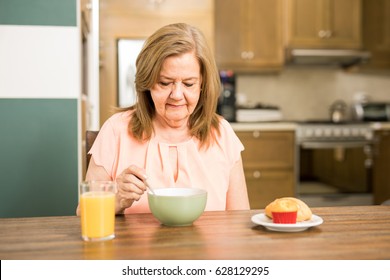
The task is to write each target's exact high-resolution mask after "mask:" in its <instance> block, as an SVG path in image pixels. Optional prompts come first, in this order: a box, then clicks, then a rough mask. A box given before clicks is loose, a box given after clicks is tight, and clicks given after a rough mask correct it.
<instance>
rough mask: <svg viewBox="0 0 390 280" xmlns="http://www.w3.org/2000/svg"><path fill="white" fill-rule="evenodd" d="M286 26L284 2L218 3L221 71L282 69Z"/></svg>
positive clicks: (236, 0) (227, 0) (219, 0)
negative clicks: (283, 26) (283, 37)
mask: <svg viewBox="0 0 390 280" xmlns="http://www.w3.org/2000/svg"><path fill="white" fill-rule="evenodd" d="M282 25H283V24H282V0H216V1H215V49H216V51H215V55H216V60H217V64H218V67H219V68H220V69H231V70H234V71H236V72H256V71H263V70H278V69H280V68H281V67H282V65H283V62H284V56H283V40H282Z"/></svg>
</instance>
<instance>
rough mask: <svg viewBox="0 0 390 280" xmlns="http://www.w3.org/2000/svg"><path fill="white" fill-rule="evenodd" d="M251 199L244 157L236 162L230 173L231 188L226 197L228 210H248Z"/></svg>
mask: <svg viewBox="0 0 390 280" xmlns="http://www.w3.org/2000/svg"><path fill="white" fill-rule="evenodd" d="M248 209H250V207H249V199H248V191H247V188H246V182H245V174H244V168H243V165H242V158H241V156H240V159H239V160H238V161H237V162H236V163H235V164H234V166H233V168H232V171H231V173H230V179H229V189H228V193H227V198H226V210H248Z"/></svg>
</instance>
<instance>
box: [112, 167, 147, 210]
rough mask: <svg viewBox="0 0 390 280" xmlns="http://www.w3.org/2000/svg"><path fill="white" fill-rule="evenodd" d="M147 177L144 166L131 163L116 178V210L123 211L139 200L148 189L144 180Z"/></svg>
mask: <svg viewBox="0 0 390 280" xmlns="http://www.w3.org/2000/svg"><path fill="white" fill-rule="evenodd" d="M145 179H146V172H145V170H144V169H143V168H140V167H138V166H135V165H130V166H129V167H128V168H126V169H125V170H123V171H122V173H121V174H120V175H119V176H118V177H117V178H116V183H117V194H116V205H115V212H116V213H117V214H120V213H123V212H124V210H125V209H126V208H129V207H130V206H131V205H132V204H133V203H134V201H138V200H139V199H140V198H141V196H142V195H143V194H144V192H145V191H146V185H145V183H144V181H143V180H145Z"/></svg>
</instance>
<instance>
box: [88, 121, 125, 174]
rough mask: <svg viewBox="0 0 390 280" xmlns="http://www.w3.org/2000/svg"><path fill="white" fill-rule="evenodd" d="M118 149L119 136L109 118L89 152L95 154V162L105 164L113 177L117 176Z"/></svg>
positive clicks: (105, 167) (100, 164)
mask: <svg viewBox="0 0 390 280" xmlns="http://www.w3.org/2000/svg"><path fill="white" fill-rule="evenodd" d="M117 150H118V137H117V135H116V133H115V130H114V127H113V125H112V124H111V120H110V119H108V120H107V121H106V122H105V123H104V124H103V126H102V128H101V129H100V131H99V134H98V136H97V137H96V140H95V142H94V143H93V145H92V148H91V149H90V150H89V152H88V154H91V155H92V156H93V159H94V161H95V163H96V164H97V165H99V166H103V167H104V169H105V170H106V171H107V173H108V174H109V175H110V176H111V178H115V170H114V169H115V165H116V159H117Z"/></svg>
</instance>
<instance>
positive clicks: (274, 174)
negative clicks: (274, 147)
mask: <svg viewBox="0 0 390 280" xmlns="http://www.w3.org/2000/svg"><path fill="white" fill-rule="evenodd" d="M245 178H246V183H247V189H248V197H249V204H250V207H251V209H263V208H265V206H267V205H268V204H269V203H270V202H272V201H273V200H275V199H276V198H280V197H285V196H294V195H295V191H294V185H295V176H294V172H292V170H288V171H283V170H263V171H260V170H259V169H256V168H254V169H253V168H246V169H245Z"/></svg>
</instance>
